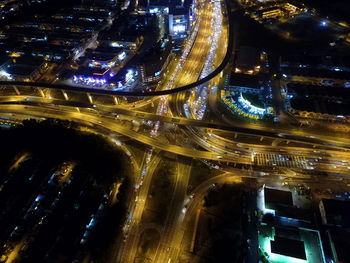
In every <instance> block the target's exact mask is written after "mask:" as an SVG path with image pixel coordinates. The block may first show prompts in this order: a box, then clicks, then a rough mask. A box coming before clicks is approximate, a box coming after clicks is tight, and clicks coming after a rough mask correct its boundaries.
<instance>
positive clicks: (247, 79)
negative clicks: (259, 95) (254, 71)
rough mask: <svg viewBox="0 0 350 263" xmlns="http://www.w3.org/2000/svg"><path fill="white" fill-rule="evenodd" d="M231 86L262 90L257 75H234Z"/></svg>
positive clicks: (231, 76)
mask: <svg viewBox="0 0 350 263" xmlns="http://www.w3.org/2000/svg"><path fill="white" fill-rule="evenodd" d="M229 85H230V86H238V87H248V88H253V89H260V84H259V78H258V77H257V76H256V75H247V74H239V73H232V74H231V75H230V79H229Z"/></svg>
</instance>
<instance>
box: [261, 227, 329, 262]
mask: <svg viewBox="0 0 350 263" xmlns="http://www.w3.org/2000/svg"><path fill="white" fill-rule="evenodd" d="M259 230H260V231H259V247H260V249H261V250H262V252H263V254H265V255H266V259H267V260H268V262H270V263H289V262H293V263H313V262H320V263H324V262H325V259H324V255H323V249H322V244H321V240H320V236H319V232H318V231H315V230H309V229H305V228H299V233H300V240H301V241H304V245H305V254H306V260H304V259H299V258H293V257H290V256H286V255H280V254H275V253H272V252H271V242H270V241H271V240H274V235H275V234H274V231H273V228H271V227H269V226H266V225H262V226H260V227H259ZM291 249H292V248H291Z"/></svg>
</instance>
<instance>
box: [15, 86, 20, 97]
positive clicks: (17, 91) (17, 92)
mask: <svg viewBox="0 0 350 263" xmlns="http://www.w3.org/2000/svg"><path fill="white" fill-rule="evenodd" d="M13 89H14V90H15V92H16V94H17V95H18V96H19V95H21V93H20V92H19V89H18V88H17V87H16V86H13Z"/></svg>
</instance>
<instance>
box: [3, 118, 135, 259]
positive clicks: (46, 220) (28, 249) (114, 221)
mask: <svg viewBox="0 0 350 263" xmlns="http://www.w3.org/2000/svg"><path fill="white" fill-rule="evenodd" d="M73 127H74V128H76V124H74V123H71V122H64V121H57V120H46V121H42V122H37V121H34V120H29V121H25V122H24V124H23V125H22V126H18V127H16V128H11V129H6V130H0V141H1V143H2V146H3V148H2V149H3V150H2V151H1V152H0V158H1V160H2V162H1V165H0V174H1V175H0V186H1V191H0V214H1V216H0V226H1V227H0V246H1V248H2V251H0V252H1V254H3V255H8V254H10V253H11V251H12V250H13V249H14V248H16V247H18V246H19V247H20V251H19V257H18V259H17V258H16V260H17V261H16V262H50V263H51V262H72V261H73V260H75V259H78V260H82V259H84V258H86V257H89V258H90V259H94V260H96V261H94V262H108V260H107V257H108V250H109V248H110V246H111V245H112V244H113V243H114V242H112V241H113V240H115V238H116V237H117V236H118V233H119V231H120V226H121V225H122V223H123V221H124V216H125V209H126V208H125V203H126V192H127V191H128V192H130V191H129V189H128V188H129V186H128V178H127V177H126V176H125V171H124V169H125V168H126V167H125V164H124V161H125V160H123V158H124V157H123V155H122V154H121V153H120V152H118V151H116V150H115V149H114V148H112V146H111V145H110V144H108V142H107V141H105V140H104V139H103V138H102V137H100V136H97V135H91V134H86V133H81V132H79V131H77V130H76V129H73ZM5 149H6V150H5ZM23 153H28V154H27V157H26V158H25V159H24V160H23V161H22V163H21V164H20V165H19V166H18V168H17V169H14V170H11V169H9V167H10V166H11V164H12V163H13V160H16V159H18V157H19V156H21V155H22V154H23ZM63 162H74V163H76V166H75V168H74V169H73V171H72V173H71V175H70V176H69V178H68V179H67V180H63V179H62V175H60V174H57V172H56V171H57V167H59V166H60V165H61V164H62V163H63ZM117 182H119V183H121V186H120V187H119V191H118V195H117V202H112V198H111V196H110V193H111V191H112V189H113V187H114V186H115V184H116V183H117Z"/></svg>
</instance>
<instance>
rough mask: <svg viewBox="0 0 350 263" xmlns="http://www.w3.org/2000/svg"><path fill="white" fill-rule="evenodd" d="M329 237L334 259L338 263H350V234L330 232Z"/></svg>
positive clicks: (339, 231)
mask: <svg viewBox="0 0 350 263" xmlns="http://www.w3.org/2000/svg"><path fill="white" fill-rule="evenodd" d="M327 235H328V238H329V241H330V244H331V250H332V254H333V259H334V260H335V261H336V262H350V250H349V248H350V232H348V231H344V230H334V229H332V230H329V231H327Z"/></svg>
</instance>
